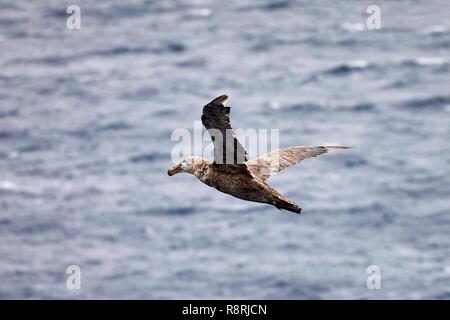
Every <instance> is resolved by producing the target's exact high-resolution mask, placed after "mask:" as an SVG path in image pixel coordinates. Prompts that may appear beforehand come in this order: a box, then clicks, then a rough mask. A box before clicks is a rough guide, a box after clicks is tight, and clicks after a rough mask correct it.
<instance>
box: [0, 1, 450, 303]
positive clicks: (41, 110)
mask: <svg viewBox="0 0 450 320" xmlns="http://www.w3.org/2000/svg"><path fill="white" fill-rule="evenodd" d="M70 4H72V3H71V1H56V0H51V1H32V2H31V1H24V0H21V1H9V2H7V1H2V2H0V298H3V299H9V298H32V299H41V298H53V299H55V298H56V299H58V298H65V299H90V298H101V299H103V298H125V299H174V298H190V299H197V298H211V299H218V298H225V299H232V298H233V299H240V298H242V299H269V298H270V299H375V298H381V299H394V298H406V299H420V298H426V299H428V298H437V299H449V298H450V238H449V235H450V91H449V88H450V86H449V83H450V24H449V16H450V3H449V2H448V1H444V0H442V1H438V0H434V1H406V0H398V1H394V0H392V1H376V0H374V1H331V0H329V1H325V0H320V1H307V0H303V1H302V0H300V1H294V0H286V1H285V0H277V1H269V0H261V1H242V0H239V1H238V0H234V1H213V0H182V1H181V0H178V1H175V0H171V1H146V0H134V1H95V0H80V1H78V2H77V4H78V5H79V6H80V8H81V29H80V30H69V29H67V28H66V20H67V18H68V16H69V15H68V14H66V8H67V6H68V5H70ZM370 4H377V5H379V6H380V8H381V27H382V29H380V30H368V29H367V28H366V19H367V17H368V14H367V13H366V9H367V7H368V6H369V5H370ZM221 94H227V95H229V96H230V105H231V106H232V114H231V116H232V123H233V126H234V127H235V128H243V129H246V128H255V129H272V128H275V129H279V130H280V131H279V132H280V146H281V147H287V146H293V145H323V144H331V143H333V144H343V145H351V146H354V147H355V148H354V149H352V150H350V151H346V152H339V153H333V154H326V155H322V156H320V157H317V158H314V159H311V160H307V161H305V162H303V163H302V164H300V165H297V166H295V167H292V168H289V169H288V170H286V171H285V172H283V173H281V174H278V175H276V176H273V177H271V178H270V179H269V183H271V184H272V185H273V186H274V187H276V188H277V189H278V190H280V191H281V192H282V193H284V194H286V195H287V196H288V197H290V198H291V199H293V200H295V201H296V202H297V203H299V205H300V206H301V207H302V208H303V212H302V214H301V215H294V214H290V213H287V212H280V211H278V210H276V209H275V208H273V207H272V206H268V205H263V204H257V203H251V202H244V201H241V200H238V199H235V198H232V197H230V196H228V195H225V194H222V193H219V192H217V191H215V190H214V189H211V188H209V187H207V186H205V185H203V184H202V183H201V182H199V181H197V180H196V179H195V178H194V177H193V176H191V175H187V174H179V175H176V176H174V177H168V176H167V173H166V172H167V168H168V167H169V166H170V165H172V162H171V156H170V155H171V150H172V148H173V147H174V144H175V143H174V142H173V141H171V134H172V132H173V130H174V129H176V128H187V129H189V130H192V129H193V123H194V121H198V120H200V114H201V108H202V106H203V105H205V104H206V103H207V102H209V101H210V100H211V99H213V98H214V97H216V96H218V95H221ZM70 265H77V266H79V267H80V270H81V278H80V279H81V289H80V290H70V289H69V288H68V287H67V285H66V284H67V283H66V282H67V279H68V276H69V275H68V274H67V273H66V270H67V267H68V266H70ZM371 265H376V266H378V267H379V268H380V272H381V273H380V276H381V278H380V279H381V288H380V289H375V290H369V289H368V288H367V285H366V281H367V278H368V276H369V275H368V274H367V268H368V267H369V266H371Z"/></svg>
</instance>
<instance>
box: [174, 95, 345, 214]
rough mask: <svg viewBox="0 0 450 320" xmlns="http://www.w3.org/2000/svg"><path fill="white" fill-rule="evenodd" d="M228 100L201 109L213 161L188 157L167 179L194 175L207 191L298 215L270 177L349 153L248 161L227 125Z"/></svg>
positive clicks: (280, 154) (286, 154)
mask: <svg viewBox="0 0 450 320" xmlns="http://www.w3.org/2000/svg"><path fill="white" fill-rule="evenodd" d="M227 100H228V97H227V96H225V95H223V96H220V97H218V98H216V99H214V100H213V101H211V102H210V103H208V104H207V105H206V106H204V107H203V114H202V123H203V125H204V126H205V128H206V129H207V130H208V132H209V134H210V135H211V139H212V141H213V143H214V161H213V162H211V161H209V160H206V159H204V158H201V157H196V156H193V157H189V158H187V159H185V160H183V161H182V162H181V163H179V164H176V165H174V166H172V167H171V168H169V170H168V174H169V175H170V176H172V175H174V174H176V173H178V172H187V173H191V174H193V175H195V176H196V177H197V178H198V179H199V180H200V181H202V182H203V183H205V184H207V185H208V186H210V187H213V188H216V189H217V190H219V191H221V192H224V193H227V194H230V195H232V196H234V197H236V198H239V199H243V200H247V201H254V202H261V203H268V204H271V205H274V206H275V207H277V208H278V209H284V210H288V211H291V212H294V213H300V212H301V208H300V207H298V206H297V205H296V204H295V203H294V202H293V201H292V200H290V199H288V198H286V197H285V196H283V195H282V194H281V193H279V192H278V191H277V190H275V189H274V188H272V187H271V186H269V185H268V184H267V183H266V180H267V179H268V178H269V177H270V175H271V174H274V173H276V172H279V171H281V170H283V169H285V168H287V167H289V166H292V165H294V164H297V163H298V162H300V161H302V160H304V159H307V158H311V157H315V156H318V155H320V154H322V153H326V152H328V151H331V150H340V149H348V148H349V147H342V146H319V147H301V146H297V147H291V148H286V149H280V150H275V151H272V152H270V153H268V154H265V155H262V156H260V157H258V158H256V159H253V160H248V159H247V153H246V152H245V150H244V148H243V147H242V145H241V144H240V143H239V141H238V140H237V139H236V137H235V134H234V131H233V129H232V127H231V124H230V107H226V106H225V103H226V101H227Z"/></svg>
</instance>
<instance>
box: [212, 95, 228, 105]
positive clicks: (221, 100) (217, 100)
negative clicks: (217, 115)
mask: <svg viewBox="0 0 450 320" xmlns="http://www.w3.org/2000/svg"><path fill="white" fill-rule="evenodd" d="M228 100H229V97H228V96H227V95H226V94H223V95H221V96H220V97H217V98H215V99H214V100H213V101H212V103H220V104H221V105H225V104H226V103H227V102H228Z"/></svg>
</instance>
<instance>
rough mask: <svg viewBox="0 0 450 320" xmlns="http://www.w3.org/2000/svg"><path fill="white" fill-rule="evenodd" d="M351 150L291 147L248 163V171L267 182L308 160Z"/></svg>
mask: <svg viewBox="0 0 450 320" xmlns="http://www.w3.org/2000/svg"><path fill="white" fill-rule="evenodd" d="M340 149H349V147H342V146H319V147H301V146H299V147H291V148H286V149H280V150H275V151H272V152H270V153H268V154H265V155H262V156H260V157H258V158H256V159H254V160H250V161H247V162H246V164H247V167H248V169H249V170H250V171H251V172H252V173H253V174H254V175H256V176H258V177H259V178H261V179H262V180H267V179H268V178H269V177H270V175H271V174H273V173H276V172H279V171H281V170H283V169H285V168H287V167H290V166H292V165H294V164H297V163H299V162H300V161H302V160H305V159H307V158H312V157H315V156H318V155H320V154H322V153H326V152H328V151H330V150H340Z"/></svg>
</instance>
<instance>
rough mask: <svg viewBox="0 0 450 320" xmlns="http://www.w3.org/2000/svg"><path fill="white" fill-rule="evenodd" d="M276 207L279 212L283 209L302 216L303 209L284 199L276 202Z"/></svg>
mask: <svg viewBox="0 0 450 320" xmlns="http://www.w3.org/2000/svg"><path fill="white" fill-rule="evenodd" d="M274 206H275V207H277V209H279V210H281V209H283V210H287V211H290V212H293V213H297V214H300V213H301V212H302V208H300V207H299V206H298V205H296V204H295V203H291V202H288V201H285V200H282V199H278V200H276V201H275V203H274Z"/></svg>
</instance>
